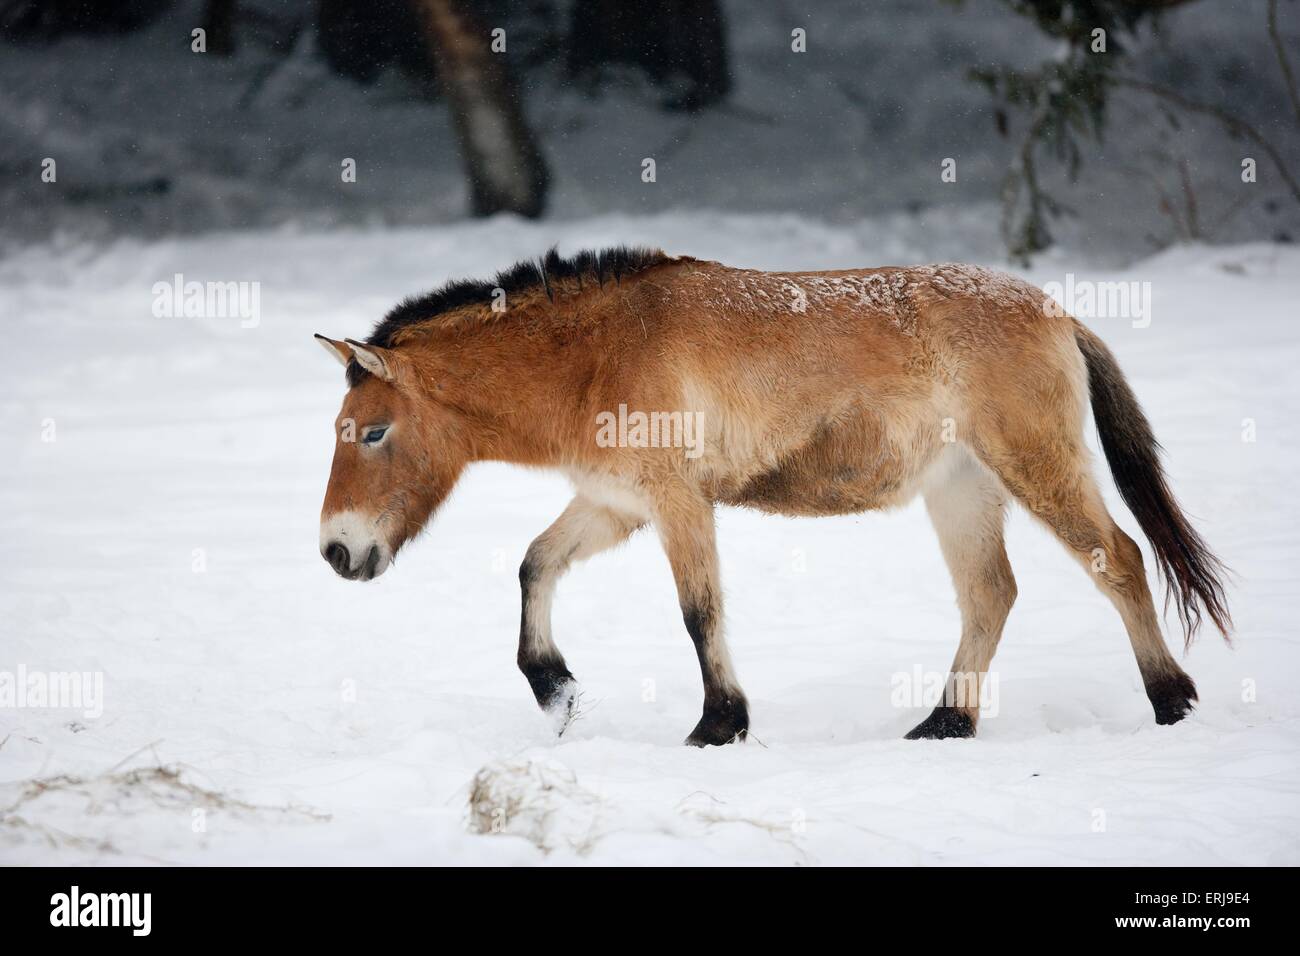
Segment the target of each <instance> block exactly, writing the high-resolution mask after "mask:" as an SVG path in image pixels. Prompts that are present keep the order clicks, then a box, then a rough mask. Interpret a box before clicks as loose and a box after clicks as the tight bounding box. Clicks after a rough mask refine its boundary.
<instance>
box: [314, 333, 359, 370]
mask: <svg viewBox="0 0 1300 956" xmlns="http://www.w3.org/2000/svg"><path fill="white" fill-rule="evenodd" d="M316 341H317V342H319V343H320V344H321V345H323V346H324V347H325V351H326V352H329V353H330V355H333V356H334V357H335V358H336V359H338V360H339V364H340V365H342V366H343V367H344V368H346V367H347V364H348V362H349V361H350V360H351V359H352V346H350V345H348V344H347V343H346V342H335V341H334V340H333V339H327V338H326V337H325V336H323V335H321V334H320V333H319V332H317V333H316Z"/></svg>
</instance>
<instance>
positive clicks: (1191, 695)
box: [1147, 672, 1196, 725]
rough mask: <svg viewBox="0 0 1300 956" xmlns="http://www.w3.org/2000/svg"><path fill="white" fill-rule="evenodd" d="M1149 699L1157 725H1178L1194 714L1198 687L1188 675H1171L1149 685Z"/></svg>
mask: <svg viewBox="0 0 1300 956" xmlns="http://www.w3.org/2000/svg"><path fill="white" fill-rule="evenodd" d="M1147 698H1148V699H1149V700H1150V701H1151V709H1152V710H1154V711H1155V712H1156V723H1157V724H1161V725H1167V724H1176V723H1178V722H1179V721H1180V720H1182V719H1183V718H1184V717H1186V716H1187V715H1188V714H1190V713H1191V712H1192V705H1193V704H1194V702H1195V701H1196V685H1195V684H1194V683H1192V679H1191V678H1190V677H1188V676H1187V675H1186V674H1183V673H1181V672H1180V673H1177V674H1170V675H1169V676H1168V677H1160V678H1158V679H1156V680H1154V681H1152V682H1151V683H1150V684H1148V685H1147Z"/></svg>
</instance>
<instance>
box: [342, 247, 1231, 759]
mask: <svg viewBox="0 0 1300 956" xmlns="http://www.w3.org/2000/svg"><path fill="white" fill-rule="evenodd" d="M317 338H319V339H320V340H321V342H322V344H324V345H325V346H326V347H327V348H328V349H329V350H330V351H331V352H332V353H333V354H334V355H335V356H336V357H337V358H338V359H339V361H341V362H342V363H344V365H345V366H346V368H347V379H348V383H349V385H350V388H349V390H348V393H347V395H346V396H345V398H344V400H343V409H342V411H341V412H340V414H339V418H338V421H337V423H336V430H337V435H338V439H337V446H336V448H335V453H334V463H333V468H332V470H331V472H330V480H329V487H328V489H327V491H326V493H325V504H324V507H323V509H322V512H321V538H320V543H321V552H322V554H323V555H324V557H325V559H326V560H327V561H328V562H329V563H330V564H331V565H332V566H333V568H334V570H335V571H337V572H338V573H339V574H341V575H342V576H343V577H346V578H349V579H360V580H369V579H370V578H373V577H374V576H376V575H378V574H381V573H383V571H384V570H385V569H386V568H387V567H388V566H389V564H390V563H391V562H392V560H393V555H394V554H396V552H397V550H398V549H399V548H400V547H401V546H402V545H403V544H404V543H405V542H406V541H408V540H409V539H410V538H411V537H412V536H413V535H415V534H416V533H417V532H418V531H419V530H420V529H421V528H422V527H423V526H424V524H425V523H426V522H427V521H428V519H429V516H430V515H431V514H432V513H433V512H434V510H435V509H436V508H437V507H438V506H439V504H440V503H441V502H442V501H443V500H444V499H445V498H446V497H447V494H448V493H449V492H450V491H451V489H452V486H453V485H454V484H455V483H456V480H457V478H458V477H459V476H460V474H461V471H462V470H463V469H464V467H465V466H466V465H467V464H468V463H470V462H473V461H483V460H494V461H504V462H512V463H515V464H520V465H532V466H538V467H546V468H554V469H558V470H560V471H562V472H563V473H565V474H566V475H568V477H569V478H570V479H571V480H572V482H573V485H574V487H575V490H576V494H575V496H574V498H573V501H572V502H571V503H570V504H569V506H568V507H567V508H566V509H565V510H564V513H563V514H561V515H560V516H559V518H557V519H556V521H555V523H554V524H552V525H551V526H550V527H549V528H548V529H547V530H546V531H544V532H543V533H542V534H541V535H540V536H539V537H538V538H537V539H536V540H535V541H534V542H533V543H532V545H531V546H530V547H529V548H528V552H527V555H526V556H525V558H524V561H523V565H522V567H521V568H520V570H519V580H520V584H521V586H522V589H523V619H522V624H521V627H520V634H519V656H518V663H519V667H520V669H521V670H522V671H523V673H524V675H525V676H526V677H527V678H528V683H529V684H530V685H531V687H532V690H533V693H534V695H535V696H536V698H537V702H538V703H539V704H540V705H541V706H542V708H543V709H544V710H547V711H549V712H551V713H553V714H556V715H557V716H558V717H560V718H561V719H564V718H566V717H567V715H568V714H569V713H570V711H571V708H572V707H573V702H574V699H575V694H576V688H577V685H576V683H575V682H574V679H573V675H572V674H570V673H569V669H568V668H567V667H566V666H565V663H564V658H563V657H562V656H561V654H560V651H559V650H558V648H557V647H556V645H555V643H554V641H553V640H552V638H551V622H550V607H551V598H552V595H553V594H554V591H555V586H556V582H557V580H558V579H559V577H560V576H561V575H562V574H563V573H564V572H565V570H566V569H567V568H568V567H569V566H570V565H572V564H573V562H575V561H579V560H582V559H584V558H589V557H591V556H592V555H594V554H597V553H598V552H600V551H604V550H606V549H607V548H610V547H612V546H614V545H616V544H618V543H619V542H621V541H623V540H625V539H626V538H627V537H628V536H629V535H631V534H632V532H634V531H636V530H637V529H638V528H640V527H642V526H643V525H647V524H649V525H653V526H654V528H655V530H656V531H657V532H658V535H659V538H660V540H661V542H662V543H663V547H664V550H665V552H667V555H668V560H669V563H670V564H671V566H672V571H673V575H674V577H675V579H676V582H677V593H678V597H679V599H680V603H681V608H682V614H683V616H684V618H685V623H686V630H687V633H688V634H689V635H690V637H691V640H692V641H693V642H694V644H695V650H696V653H697V654H698V655H699V661H700V669H701V671H702V672H703V677H704V714H703V717H702V718H701V719H700V722H699V724H698V725H697V726H696V727H695V729H694V730H693V731H692V732H691V734H690V736H689V737H688V738H687V743H690V744H696V745H705V744H722V743H727V742H729V741H732V740H736V739H741V738H744V736H745V734H746V731H747V729H748V726H749V714H748V708H747V705H746V701H745V695H744V693H743V692H742V691H741V689H740V684H739V683H738V681H737V680H736V676H735V674H734V673H733V671H732V666H731V660H730V657H729V655H728V653H727V647H726V644H725V643H724V641H723V637H722V588H721V585H720V583H719V579H718V554H717V546H716V544H715V541H714V508H715V506H716V505H717V504H719V503H721V504H729V505H746V506H750V507H753V508H758V509H760V510H762V511H766V512H771V513H774V514H785V515H833V514H849V513H854V512H860V511H867V510H871V509H882V508H890V507H895V506H898V505H902V504H903V503H905V502H907V501H908V500H909V499H911V498H913V497H914V496H915V495H916V494H918V493H919V494H921V495H922V496H924V499H925V504H926V507H927V509H928V511H929V513H930V517H931V520H932V521H933V523H934V526H935V529H936V531H937V532H938V535H939V544H940V547H941V548H942V550H943V555H944V558H945V560H946V561H947V564H948V567H949V569H950V571H951V573H952V577H953V582H954V585H955V587H956V592H957V602H958V604H959V606H960V609H961V617H962V633H961V642H960V645H959V646H958V649H957V656H956V659H955V660H954V661H953V664H952V671H951V676H950V678H949V686H948V688H947V693H946V694H945V696H944V699H943V700H941V701H940V703H939V706H938V707H936V708H935V710H934V711H933V713H931V714H930V716H929V717H927V718H926V719H925V720H924V721H923V722H922V723H921V724H920V725H918V726H917V727H916V728H915V729H914V730H913V731H912V732H911V733H909V734H908V737H912V738H916V737H966V736H971V735H973V734H974V732H975V725H976V721H977V720H978V718H979V703H978V696H976V697H975V698H974V699H969V698H967V699H959V695H958V694H957V693H956V692H957V691H958V690H959V689H960V687H961V686H963V685H964V683H965V682H966V681H968V680H969V679H971V678H973V681H974V685H975V687H976V689H978V686H979V681H980V680H981V679H982V677H983V675H985V674H986V673H987V671H988V668H989V662H990V661H991V660H992V658H993V653H994V651H995V650H996V648H997V644H998V639H999V638H1000V637H1001V634H1002V625H1003V622H1004V621H1005V620H1006V617H1007V614H1008V612H1009V611H1010V610H1011V605H1012V602H1013V601H1014V600H1015V597H1016V584H1015V579H1014V578H1013V577H1012V574H1011V565H1010V564H1009V563H1008V561H1007V555H1006V550H1005V548H1004V546H1003V533H1002V529H1003V519H1004V516H1005V512H1006V504H1007V502H1008V501H1009V500H1010V499H1011V498H1014V499H1016V500H1017V501H1019V502H1020V503H1021V504H1022V505H1024V506H1025V507H1026V508H1027V509H1028V510H1029V511H1030V513H1031V514H1033V515H1034V516H1035V517H1037V518H1038V519H1039V520H1041V521H1042V522H1043V524H1045V525H1046V526H1047V527H1048V528H1049V529H1051V531H1052V532H1054V533H1055V534H1056V536H1057V537H1058V538H1059V539H1060V540H1061V542H1062V543H1063V544H1064V545H1065V546H1066V548H1068V549H1069V551H1070V552H1071V553H1072V554H1073V555H1074V556H1075V557H1076V558H1077V559H1078V560H1079V561H1080V562H1081V563H1082V564H1083V565H1084V567H1085V568H1086V569H1087V570H1088V571H1089V573H1090V574H1091V576H1092V578H1093V581H1094V582H1095V583H1096V584H1097V586H1098V587H1099V588H1100V589H1101V590H1102V592H1103V593H1104V594H1105V595H1106V596H1107V597H1108V598H1109V599H1110V600H1111V602H1112V603H1113V604H1114V605H1115V607H1116V609H1117V610H1118V611H1119V614H1120V617H1121V618H1122V619H1123V622H1124V626H1125V628H1127V630H1128V635H1129V640H1130V641H1131V642H1132V646H1133V651H1134V654H1135V655H1136V656H1137V663H1138V668H1139V670H1140V671H1141V674H1142V679H1143V682H1144V683H1145V686H1146V691H1147V696H1148V697H1149V698H1150V700H1151V704H1152V707H1153V708H1154V709H1155V716H1156V721H1157V723H1161V724H1169V723H1174V722H1176V721H1178V720H1180V719H1181V718H1182V717H1183V716H1184V715H1185V714H1186V713H1187V712H1188V711H1189V710H1190V709H1191V706H1192V702H1193V701H1194V700H1196V688H1195V685H1194V684H1193V683H1192V680H1191V678H1190V677H1188V676H1187V674H1186V673H1184V671H1183V670H1182V668H1180V667H1179V666H1178V664H1177V663H1176V662H1175V660H1174V658H1173V657H1172V656H1171V655H1170V653H1169V651H1168V649H1167V648H1166V647H1165V643H1164V640H1163V638H1162V637H1161V634H1160V627H1159V624H1158V618H1157V614H1156V609H1155V606H1154V604H1153V602H1152V598H1151V592H1150V590H1149V589H1148V587H1147V581H1146V576H1145V572H1144V569H1143V564H1142V553H1141V551H1140V550H1139V548H1138V546H1137V544H1135V543H1134V542H1133V540H1132V539H1131V538H1130V537H1129V536H1128V535H1126V534H1125V533H1124V532H1123V531H1121V530H1120V528H1119V527H1118V526H1117V525H1116V524H1115V522H1114V521H1113V520H1112V519H1111V517H1110V515H1109V514H1108V513H1107V511H1106V508H1105V506H1104V505H1103V503H1102V497H1101V494H1100V492H1099V491H1098V488H1097V485H1096V482H1095V481H1094V479H1093V476H1092V469H1091V467H1090V461H1089V458H1090V456H1089V453H1088V451H1087V447H1086V444H1085V440H1084V422H1085V416H1086V410H1085V409H1086V406H1087V404H1088V401H1089V398H1091V404H1092V410H1093V415H1094V418H1095V420H1096V424H1097V428H1098V431H1099V434H1100V437H1101V445H1102V449H1103V450H1104V452H1105V455H1106V458H1107V461H1108V462H1109V463H1110V468H1111V472H1112V474H1113V476H1114V478H1115V482H1116V484H1117V486H1118V487H1119V490H1120V492H1121V494H1122V495H1123V498H1124V501H1125V502H1126V503H1127V504H1128V506H1129V508H1130V509H1131V510H1132V512H1133V514H1134V516H1135V517H1136V518H1137V521H1138V524H1139V525H1140V526H1141V527H1142V530H1143V532H1144V533H1145V534H1146V536H1147V537H1148V539H1149V540H1150V543H1151V546H1152V549H1153V551H1154V554H1155V558H1156V562H1157V565H1158V566H1159V568H1160V571H1161V572H1162V574H1163V576H1164V577H1165V579H1166V582H1167V584H1168V586H1169V589H1170V591H1171V592H1172V594H1173V596H1174V598H1175V600H1176V604H1177V608H1178V612H1179V617H1180V619H1181V622H1182V625H1183V630H1184V633H1185V635H1186V640H1187V641H1188V642H1190V640H1191V637H1192V635H1193V634H1194V632H1195V630H1196V628H1197V627H1198V625H1199V623H1200V620H1201V616H1202V613H1205V614H1208V616H1209V617H1210V618H1211V620H1212V621H1213V622H1214V624H1215V625H1216V626H1217V627H1218V629H1219V630H1220V631H1221V632H1222V633H1223V634H1224V636H1225V638H1226V637H1227V635H1228V630H1229V628H1230V619H1229V615H1228V610H1227V607H1226V602H1225V598H1224V591H1223V585H1222V583H1221V577H1222V568H1221V566H1220V565H1219V562H1218V561H1217V560H1216V558H1215V557H1214V556H1213V555H1212V554H1211V553H1210V551H1209V549H1208V548H1207V547H1206V545H1205V543H1204V542H1203V541H1202V540H1201V538H1200V536H1199V535H1198V534H1197V533H1196V531H1195V530H1193V528H1192V527H1191V525H1190V524H1189V522H1188V521H1187V518H1186V517H1185V516H1184V515H1183V513H1182V511H1181V510H1180V509H1179V507H1178V505H1177V503H1176V502H1175V501H1174V498H1173V496H1172V495H1171V493H1170V491H1169V488H1168V485H1167V484H1166V481H1165V477H1164V474H1163V472H1162V469H1161V466H1160V462H1159V459H1158V450H1159V446H1158V445H1157V444H1156V440H1155V438H1154V436H1153V434H1152V431H1151V427H1150V425H1149V424H1148V422H1147V420H1146V418H1145V417H1144V416H1143V414H1142V411H1141V409H1140V408H1139V407H1138V404H1137V401H1136V399H1135V398H1134V396H1133V393H1132V391H1131V390H1130V389H1129V386H1128V384H1127V383H1126V382H1125V380H1124V377H1123V376H1122V375H1121V373H1120V370H1119V367H1118V366H1117V364H1116V362H1115V359H1114V357H1113V356H1112V355H1111V353H1110V351H1109V350H1108V349H1107V348H1106V346H1105V345H1103V344H1102V342H1101V341H1100V340H1099V339H1098V338H1097V337H1096V336H1095V335H1093V334H1092V333H1091V332H1090V331H1088V330H1087V329H1086V328H1084V327H1083V326H1082V325H1080V324H1079V323H1078V322H1077V321H1075V320H1074V319H1072V318H1070V317H1068V316H1065V317H1062V316H1061V314H1060V312H1059V310H1058V309H1055V308H1052V307H1050V306H1049V305H1048V303H1047V300H1046V298H1045V296H1044V294H1043V293H1042V292H1041V291H1040V290H1038V289H1036V288H1034V287H1033V286H1031V285H1029V284H1027V283H1025V282H1023V281H1021V280H1020V279H1017V278H1015V277H1013V276H1009V275H1005V274H1001V273H997V272H991V271H988V270H985V269H980V268H974V267H970V266H963V265H939V266H926V267H920V268H884V269H863V270H852V271H842V272H811V273H766V272H756V271H751V270H744V269H732V268H728V267H727V266H723V265H720V264H719V263H716V262H704V261H699V260H695V259H691V258H687V257H680V258H673V257H669V256H666V255H664V254H663V253H662V252H658V251H648V250H632V249H614V250H610V251H606V252H602V253H598V254H592V253H583V254H580V255H578V256H576V257H574V258H572V259H564V258H561V257H559V256H558V255H556V254H555V252H554V251H552V252H551V253H550V254H549V255H548V256H547V257H546V258H544V259H543V260H541V261H539V262H536V263H524V264H520V265H518V266H515V267H514V268H513V269H511V270H509V271H507V272H504V273H502V274H500V275H499V276H497V278H496V279H495V281H493V282H457V283H452V284H451V285H448V286H446V287H444V288H443V289H441V290H439V291H437V292H434V293H431V294H429V295H427V296H424V297H422V298H416V299H410V300H407V301H406V302H403V303H402V304H401V305H399V306H398V307H397V308H396V309H394V310H393V311H392V312H391V313H390V314H389V315H388V316H387V317H386V318H385V319H384V320H383V321H382V322H380V323H379V325H378V326H377V327H376V328H375V330H374V333H373V334H372V335H371V336H370V338H369V339H367V340H366V342H365V343H360V342H355V341H352V340H351V339H347V340H344V341H341V342H340V341H333V340H331V339H326V338H324V337H323V336H317Z"/></svg>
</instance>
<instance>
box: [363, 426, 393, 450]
mask: <svg viewBox="0 0 1300 956" xmlns="http://www.w3.org/2000/svg"><path fill="white" fill-rule="evenodd" d="M387 431H388V426H387V425H384V426H381V427H379V428H367V429H366V433H365V434H364V435H362V436H361V441H362V443H364V444H366V445H373V444H374V443H375V442H377V441H379V439H381V438H383V437H384V433H385V432H387Z"/></svg>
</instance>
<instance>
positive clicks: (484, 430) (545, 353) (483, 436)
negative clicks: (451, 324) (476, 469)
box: [425, 320, 593, 466]
mask: <svg viewBox="0 0 1300 956" xmlns="http://www.w3.org/2000/svg"><path fill="white" fill-rule="evenodd" d="M521 321H527V320H521ZM526 331H527V330H525V329H523V328H520V327H519V326H508V325H503V326H502V327H501V328H497V329H491V328H488V327H486V326H485V327H483V328H481V329H479V330H476V331H475V332H469V333H466V332H463V331H462V332H461V333H460V334H459V335H456V336H454V337H449V338H448V339H447V340H446V341H445V342H443V343H441V344H439V343H436V342H434V343H431V344H430V352H431V354H433V355H436V356H437V359H436V361H437V365H438V366H439V367H438V368H437V369H431V370H430V371H431V374H429V375H428V376H427V377H426V378H425V380H426V381H428V382H430V383H431V391H430V395H431V397H432V398H433V400H434V401H437V402H440V403H442V404H445V405H448V406H450V407H452V408H454V409H456V410H457V412H458V413H459V414H460V415H461V417H462V418H463V419H464V421H465V427H466V428H467V429H468V430H469V435H468V436H467V437H468V439H469V445H470V446H471V447H472V448H473V449H474V454H473V458H474V459H476V460H481V461H503V462H508V463H510V464H520V465H537V466H559V465H561V464H563V463H564V462H566V461H567V460H568V459H569V458H570V457H571V449H572V443H573V442H574V441H575V440H577V439H578V438H579V437H580V436H579V435H578V431H580V429H581V422H582V421H584V420H585V419H584V418H583V411H582V408H581V404H582V400H583V396H582V395H581V394H580V391H581V385H580V383H581V382H582V381H584V380H585V381H590V373H589V372H586V373H584V372H583V371H582V369H583V368H584V367H585V366H588V365H590V364H591V363H592V361H593V357H592V355H591V353H590V350H587V349H582V348H564V347H561V346H560V345H558V344H557V343H555V342H553V341H551V340H548V339H547V337H546V336H537V335H528V334H526ZM439 385H441V386H442V388H438V386H439Z"/></svg>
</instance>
